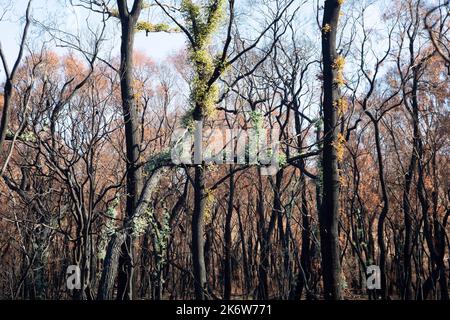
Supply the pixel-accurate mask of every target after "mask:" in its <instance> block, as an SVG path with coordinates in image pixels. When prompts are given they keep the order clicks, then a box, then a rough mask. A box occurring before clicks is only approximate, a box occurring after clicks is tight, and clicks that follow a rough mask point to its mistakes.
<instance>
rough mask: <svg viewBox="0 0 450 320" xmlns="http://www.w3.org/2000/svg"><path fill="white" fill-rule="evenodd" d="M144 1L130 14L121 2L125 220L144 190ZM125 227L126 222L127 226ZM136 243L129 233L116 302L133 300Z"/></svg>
mask: <svg viewBox="0 0 450 320" xmlns="http://www.w3.org/2000/svg"><path fill="white" fill-rule="evenodd" d="M142 4H143V0H135V1H134V2H133V7H132V9H131V11H129V9H128V5H127V1H126V0H118V1H117V6H118V9H119V19H120V25H121V31H122V39H121V44H120V70H119V74H120V92H121V98H122V109H123V118H124V122H125V144H126V158H127V164H126V172H127V200H126V219H125V220H127V221H129V220H130V219H132V218H133V215H134V212H135V208H136V205H137V202H138V199H139V195H140V192H141V188H142V174H141V169H140V168H139V165H138V160H139V153H140V151H139V144H140V143H139V138H140V134H139V119H138V112H137V108H136V105H135V100H134V94H133V78H132V77H133V46H134V33H135V26H136V23H137V20H138V18H139V14H140V12H141V9H142ZM125 223H126V222H125ZM132 281H133V239H132V235H131V233H127V236H126V239H125V242H124V243H123V244H122V248H121V256H120V258H119V272H118V286H117V299H118V300H130V299H132V296H133V287H132Z"/></svg>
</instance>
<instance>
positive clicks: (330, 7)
mask: <svg viewBox="0 0 450 320" xmlns="http://www.w3.org/2000/svg"><path fill="white" fill-rule="evenodd" d="M339 2H340V1H338V0H326V1H325V7H324V13H323V23H322V59H323V62H322V63H323V124H324V141H323V155H322V156H323V158H322V169H323V191H322V192H323V199H322V207H321V210H320V215H319V223H320V241H321V253H322V276H323V285H324V297H325V299H327V300H339V299H341V286H340V274H341V265H340V256H339V255H340V253H339V252H340V248H339V234H338V232H339V231H338V225H339V173H338V160H337V156H336V149H335V144H336V142H337V116H338V115H337V110H336V108H335V107H334V103H335V102H336V101H337V100H338V99H339V87H338V83H337V81H336V80H337V70H336V69H335V68H334V63H335V60H336V58H337V52H336V34H337V27H338V19H339V11H340V7H341V5H340V3H339Z"/></svg>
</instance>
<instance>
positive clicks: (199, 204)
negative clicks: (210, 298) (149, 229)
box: [192, 165, 207, 300]
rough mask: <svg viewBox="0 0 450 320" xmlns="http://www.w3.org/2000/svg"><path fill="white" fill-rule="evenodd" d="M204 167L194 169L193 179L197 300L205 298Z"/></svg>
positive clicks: (194, 264) (193, 259) (193, 233)
mask: <svg viewBox="0 0 450 320" xmlns="http://www.w3.org/2000/svg"><path fill="white" fill-rule="evenodd" d="M204 171H205V167H204V166H203V165H198V166H196V167H195V179H194V213H193V216H192V261H193V267H194V270H193V271H194V290H195V298H196V299H197V300H204V299H206V298H207V295H206V293H207V282H206V264H205V252H204V250H205V239H204V235H203V233H204V228H203V226H204V215H205V201H206V199H205V197H206V194H205V173H204Z"/></svg>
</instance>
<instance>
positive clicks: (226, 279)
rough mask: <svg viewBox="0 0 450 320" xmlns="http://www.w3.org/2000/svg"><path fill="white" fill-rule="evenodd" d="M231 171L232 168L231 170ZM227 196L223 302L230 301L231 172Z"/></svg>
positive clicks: (232, 191) (232, 189)
mask: <svg viewBox="0 0 450 320" xmlns="http://www.w3.org/2000/svg"><path fill="white" fill-rule="evenodd" d="M231 170H233V168H231ZM229 190H230V191H229V192H230V194H229V196H228V208H227V214H226V217H225V232H224V233H225V234H224V239H225V248H224V249H225V259H224V260H225V261H224V269H225V275H224V290H223V298H224V299H225V300H230V299H231V281H232V280H231V279H232V268H231V245H232V243H231V218H232V217H233V202H234V174H233V171H231V174H230V188H229Z"/></svg>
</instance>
